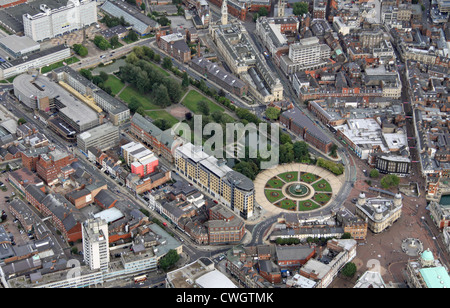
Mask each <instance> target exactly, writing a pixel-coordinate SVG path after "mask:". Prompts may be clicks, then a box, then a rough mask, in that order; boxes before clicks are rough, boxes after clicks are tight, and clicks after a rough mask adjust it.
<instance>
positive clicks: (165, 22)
mask: <svg viewBox="0 0 450 308" xmlns="http://www.w3.org/2000/svg"><path fill="white" fill-rule="evenodd" d="M156 21H157V22H158V23H159V24H160V25H161V26H163V27H165V26H167V25H170V20H169V18H167V17H166V16H162V17H160V18H158V19H157V20H156Z"/></svg>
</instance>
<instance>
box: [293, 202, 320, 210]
mask: <svg viewBox="0 0 450 308" xmlns="http://www.w3.org/2000/svg"><path fill="white" fill-rule="evenodd" d="M319 207H320V205H318V204H317V203H315V202H314V201H312V200H303V201H299V202H298V210H299V211H311V210H314V209H318V208H319Z"/></svg>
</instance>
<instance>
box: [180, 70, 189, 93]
mask: <svg viewBox="0 0 450 308" xmlns="http://www.w3.org/2000/svg"><path fill="white" fill-rule="evenodd" d="M189 84H190V82H189V76H188V74H187V73H186V72H183V81H182V82H181V86H182V87H183V88H185V89H186V88H187V87H189Z"/></svg>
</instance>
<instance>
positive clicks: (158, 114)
mask: <svg viewBox="0 0 450 308" xmlns="http://www.w3.org/2000/svg"><path fill="white" fill-rule="evenodd" d="M145 114H147V115H148V116H149V117H150V118H152V119H153V120H156V119H164V120H166V121H167V122H168V123H169V124H170V126H173V125H175V124H177V123H178V122H179V121H178V119H177V118H175V117H174V116H173V115H171V114H170V113H168V112H167V111H165V110H151V111H146V112H145Z"/></svg>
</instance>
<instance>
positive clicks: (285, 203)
mask: <svg viewBox="0 0 450 308" xmlns="http://www.w3.org/2000/svg"><path fill="white" fill-rule="evenodd" d="M276 205H277V206H279V207H280V208H282V209H285V210H290V211H296V210H297V201H294V200H291V199H284V200H281V201H280V202H277V204H276Z"/></svg>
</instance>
